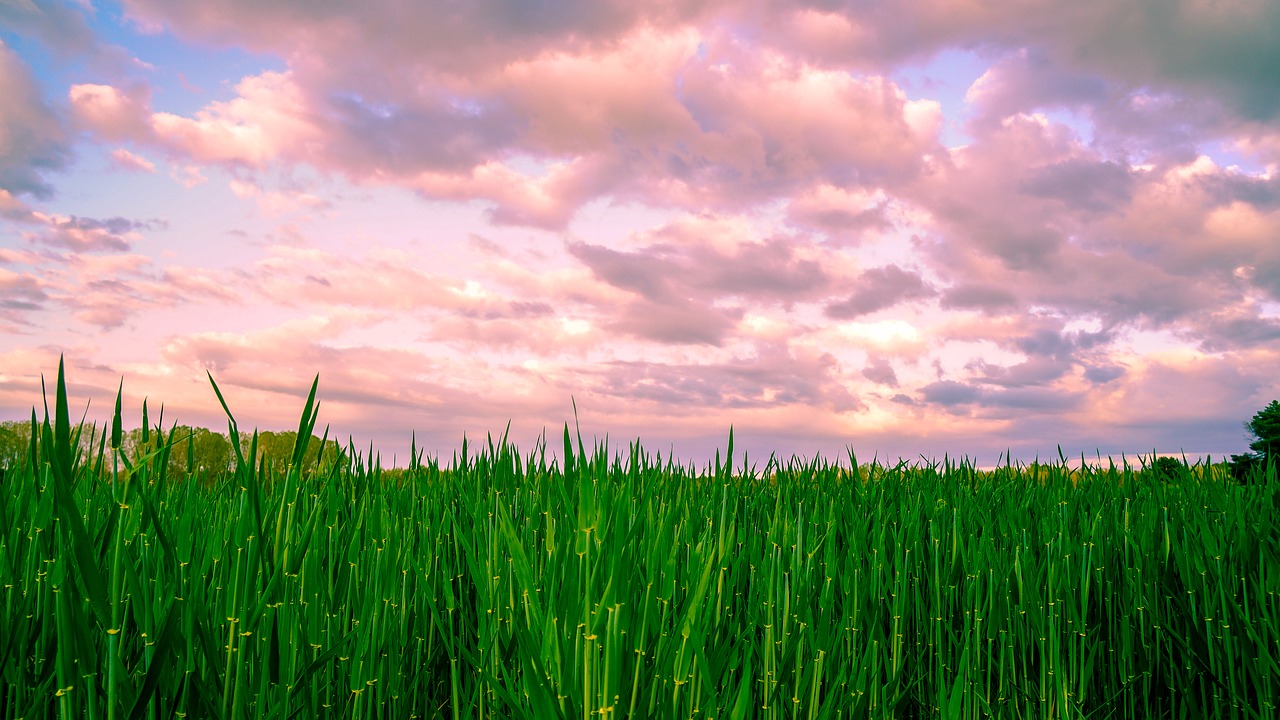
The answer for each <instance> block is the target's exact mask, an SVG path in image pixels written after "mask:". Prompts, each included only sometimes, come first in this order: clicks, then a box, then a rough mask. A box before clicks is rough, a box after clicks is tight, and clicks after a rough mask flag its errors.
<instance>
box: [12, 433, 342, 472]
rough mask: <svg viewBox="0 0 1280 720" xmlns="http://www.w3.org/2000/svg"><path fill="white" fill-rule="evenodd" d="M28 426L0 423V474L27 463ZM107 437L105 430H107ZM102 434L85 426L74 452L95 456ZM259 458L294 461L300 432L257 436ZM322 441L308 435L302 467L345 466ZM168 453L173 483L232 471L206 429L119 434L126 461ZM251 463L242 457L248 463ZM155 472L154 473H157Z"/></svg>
mask: <svg viewBox="0 0 1280 720" xmlns="http://www.w3.org/2000/svg"><path fill="white" fill-rule="evenodd" d="M31 428H32V425H31V421H29V420H10V421H5V422H0V469H2V468H12V467H18V466H19V465H22V464H24V463H25V462H26V458H27V457H28V454H29V453H30V449H31ZM106 432H109V431H106ZM103 433H104V431H103V430H102V429H101V428H98V427H97V426H96V425H86V426H85V427H84V428H83V429H82V430H81V433H80V438H79V447H78V450H79V452H80V453H81V454H82V457H83V458H85V459H92V458H95V457H97V453H98V451H99V450H100V449H101V448H102V443H103ZM257 438H258V443H257V455H256V456H255V457H254V458H253V462H254V464H258V463H267V464H269V465H272V466H274V467H283V466H285V465H287V464H288V463H289V462H290V461H291V460H292V459H293V449H294V446H295V444H296V443H297V440H298V433H297V432H296V431H293V430H285V431H281V432H272V431H270V430H264V431H259V432H258V433H257ZM321 440H322V439H321V438H319V437H316V436H315V435H312V436H311V441H310V442H309V443H308V444H307V453H306V456H305V458H304V459H303V466H304V467H315V466H316V465H317V464H318V463H319V462H320V461H321V460H322V459H323V460H324V461H326V462H328V461H337V462H345V458H346V452H345V451H344V450H343V448H342V447H341V446H340V445H339V444H338V443H337V441H336V440H333V439H328V440H325V441H324V444H323V446H322V445H321ZM252 444H253V433H245V432H242V433H240V448H241V451H242V452H243V453H245V455H246V456H247V455H248V453H249V449H250V447H251V446H252ZM166 447H167V449H168V457H167V460H166V462H165V468H164V469H165V472H166V474H167V476H168V477H170V478H173V479H186V478H198V477H207V478H213V477H217V476H218V475H221V474H223V473H225V472H228V471H230V470H232V469H234V467H235V462H236V460H235V458H236V456H235V450H234V449H233V447H232V445H231V441H230V439H229V437H228V436H227V435H226V434H225V433H220V432H217V431H214V430H209V429H208V428H202V427H191V426H188V425H174V426H171V427H170V428H169V429H168V430H165V429H164V428H162V427H140V428H135V429H133V430H128V431H125V432H124V433H122V436H121V443H120V449H121V451H122V452H123V453H124V454H125V455H126V457H129V458H133V459H136V458H144V457H150V458H151V460H149V464H152V465H153V467H154V462H155V459H156V458H158V457H162V456H163V454H164V450H165V449H166ZM106 456H107V458H108V460H107V462H110V457H111V448H110V438H109V437H108V438H107V446H106ZM248 459H249V458H248V457H246V460H248ZM156 469H158V468H156Z"/></svg>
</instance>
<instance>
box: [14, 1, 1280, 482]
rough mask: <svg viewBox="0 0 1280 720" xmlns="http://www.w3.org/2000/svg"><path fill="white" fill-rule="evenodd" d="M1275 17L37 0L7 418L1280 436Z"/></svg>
mask: <svg viewBox="0 0 1280 720" xmlns="http://www.w3.org/2000/svg"><path fill="white" fill-rule="evenodd" d="M1276 28H1280V3H1277V2H1274V1H1273V0H1134V1H1131V2H1114V1H1113V0H1097V1H1094V0H1018V1H1017V2H1013V1H1009V2H998V1H990V2H970V1H968V0H896V1H895V2H876V1H875V0H843V1H841V0H810V1H807V2H806V1H796V0H793V1H791V2H785V1H782V0H776V1H771V0H655V1H653V2H636V1H635V0H475V1H473V2H455V1H453V0H421V1H419V2H404V1H402V0H401V1H397V0H376V1H373V0H371V1H367V2H360V3H346V2H314V0H279V1H276V2H270V3H264V2H260V1H259V0H124V1H123V2H96V1H92V2H91V0H68V1H66V2H61V3H59V2H46V1H45V0H0V98H3V102H0V416H2V417H0V419H16V418H21V417H26V416H28V415H29V413H30V409H31V407H32V406H33V405H38V404H39V403H40V402H41V401H40V377H41V374H42V373H44V374H45V375H51V374H52V373H53V372H55V371H56V367H57V360H58V356H59V355H60V354H65V356H66V358H67V363H68V374H69V379H70V383H71V387H72V395H73V400H74V402H76V403H78V406H79V407H80V408H83V407H84V404H85V403H86V402H91V404H90V406H89V414H90V417H102V414H103V413H105V412H106V411H107V410H108V409H109V406H110V405H111V402H112V400H113V397H114V392H115V388H116V386H117V384H118V383H119V382H120V381H121V378H123V380H124V388H125V401H126V412H128V413H131V414H132V416H133V417H139V416H140V407H141V403H142V398H143V397H144V396H147V397H149V398H150V403H149V404H150V407H151V408H152V409H153V417H154V411H155V410H154V409H155V407H156V405H158V404H160V403H164V405H165V413H166V415H165V417H166V423H167V422H169V421H171V420H173V419H177V420H180V421H182V422H184V423H190V424H196V425H206V426H210V427H220V426H223V425H222V421H221V420H220V409H219V407H218V405H217V401H216V398H215V397H214V395H213V393H212V391H211V389H210V388H209V385H208V381H207V379H206V377H205V372H206V370H207V371H211V372H212V373H213V375H214V376H215V377H216V379H217V380H218V382H219V384H220V385H221V386H222V388H223V391H224V393H225V394H226V396H227V399H228V401H229V402H230V404H231V406H232V409H233V410H234V411H236V413H237V416H238V419H239V420H240V421H241V423H242V424H243V425H249V426H252V425H256V426H258V427H261V428H264V429H268V428H270V429H281V428H285V427H287V426H289V425H290V424H294V425H296V419H297V415H298V412H299V409H300V407H301V403H302V399H303V396H304V395H305V392H306V390H307V388H308V387H309V385H310V382H311V378H312V377H313V376H314V375H315V374H316V373H319V375H320V388H321V390H320V395H321V398H322V407H321V419H320V423H321V425H324V424H326V423H328V424H330V425H331V426H332V427H333V428H334V431H336V432H337V433H339V434H340V435H341V436H343V437H346V436H347V435H351V436H354V437H355V439H356V440H357V442H358V443H368V442H370V441H372V442H373V443H374V445H375V446H376V447H377V448H379V449H381V450H382V452H383V453H385V455H387V456H390V455H392V454H396V455H397V456H398V458H399V459H400V461H401V462H403V458H404V455H405V454H406V452H407V448H408V445H409V436H410V432H411V431H416V433H417V437H418V439H419V442H420V443H422V444H424V445H426V446H427V447H428V448H431V449H432V450H433V451H439V452H441V453H442V455H443V456H444V457H445V458H446V459H447V458H448V456H449V454H450V453H451V451H452V449H453V448H455V447H456V446H457V445H458V443H459V442H460V440H461V438H462V435H463V433H464V432H465V433H467V434H468V436H469V437H476V436H477V435H479V436H480V437H483V435H484V433H485V432H487V431H493V432H495V433H501V431H502V430H503V428H504V427H505V426H506V424H507V422H508V421H511V428H512V431H511V432H512V437H513V438H515V439H516V440H517V441H518V443H519V444H520V445H521V446H522V447H525V448H527V447H528V446H529V444H530V440H531V439H532V438H534V437H535V436H536V435H537V434H538V433H539V432H541V431H542V430H543V428H547V429H548V431H549V432H550V433H553V446H554V436H555V434H558V433H559V429H560V427H561V424H562V423H563V422H565V421H566V419H567V420H569V421H570V422H572V420H573V408H572V404H571V403H572V402H573V401H576V403H577V408H578V413H579V418H580V421H581V424H582V431H583V433H584V435H586V436H587V437H588V438H590V437H591V436H592V435H595V436H599V437H603V436H604V435H605V434H606V433H608V435H609V437H610V439H611V440H612V441H613V442H619V441H621V442H622V443H625V442H627V441H628V440H631V439H634V438H636V437H639V438H641V439H642V441H644V443H645V444H646V445H648V446H649V447H651V448H652V449H661V450H663V451H664V454H665V453H666V451H668V450H674V451H675V452H676V454H677V455H678V456H681V457H684V458H686V459H697V460H699V461H701V460H702V459H705V458H706V457H707V455H708V453H710V452H712V451H713V449H714V448H715V447H716V446H717V445H722V444H723V442H724V438H725V436H726V435H727V432H728V429H729V427H730V425H732V426H733V427H734V429H735V436H736V438H737V442H738V444H739V446H740V447H741V446H743V445H745V446H747V447H749V448H750V450H751V452H752V453H753V454H756V455H760V454H767V453H768V452H769V451H771V450H772V451H777V452H779V453H780V454H783V455H789V454H791V453H798V454H812V453H814V452H819V451H821V452H822V453H823V454H824V455H828V456H837V457H838V456H842V455H843V453H844V449H845V448H846V446H849V445H852V446H853V448H854V449H855V450H856V451H857V452H858V454H859V456H860V458H862V459H868V458H869V457H870V456H871V455H872V454H873V453H875V452H878V453H879V454H880V456H881V457H882V458H884V457H886V456H887V457H892V458H896V457H898V456H902V457H906V458H913V457H916V458H918V457H919V456H920V455H922V454H923V455H925V456H930V457H933V456H937V457H940V456H941V455H942V454H943V453H951V454H953V455H955V454H963V455H968V456H970V457H976V459H977V460H978V461H979V462H980V463H981V464H993V463H994V462H995V461H996V458H997V456H998V453H1000V452H1002V451H1004V450H1006V449H1012V450H1013V453H1014V456H1015V457H1020V458H1023V459H1027V460H1029V459H1031V458H1033V457H1035V456H1036V455H1037V454H1038V455H1039V456H1040V457H1041V458H1044V457H1048V456H1053V457H1056V454H1057V450H1056V447H1057V445H1059V444H1061V445H1062V447H1063V450H1064V451H1065V452H1067V453H1068V454H1075V455H1076V456H1078V455H1079V453H1081V452H1085V453H1087V454H1088V455H1090V456H1093V455H1094V454H1095V453H1097V452H1100V453H1101V454H1103V455H1106V454H1109V453H1119V452H1126V453H1129V454H1131V455H1132V454H1133V453H1138V452H1150V451H1151V450H1153V449H1155V450H1159V451H1160V452H1178V451H1180V450H1181V451H1186V452H1187V453H1189V454H1200V453H1213V454H1215V455H1221V454H1223V453H1229V452H1240V451H1242V450H1243V449H1244V448H1245V445H1246V439H1245V433H1244V430H1243V429H1242V423H1243V421H1245V420H1247V419H1248V418H1249V417H1250V416H1251V415H1252V414H1253V413H1254V412H1255V411H1256V410H1257V409H1259V408H1261V407H1262V406H1263V405H1265V404H1266V403H1267V402H1268V401H1270V400H1271V399H1274V398H1276V397H1278V396H1280V372H1278V369H1280V177H1277V173H1278V171H1280V74H1277V73H1276V72H1275V68H1277V67H1280V36H1278V35H1277V32H1276Z"/></svg>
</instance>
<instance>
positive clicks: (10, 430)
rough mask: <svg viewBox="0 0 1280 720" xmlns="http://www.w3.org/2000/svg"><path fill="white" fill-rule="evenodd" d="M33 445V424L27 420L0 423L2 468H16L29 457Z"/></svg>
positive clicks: (0, 458) (0, 466) (0, 459)
mask: <svg viewBox="0 0 1280 720" xmlns="http://www.w3.org/2000/svg"><path fill="white" fill-rule="evenodd" d="M30 445H31V423H30V422H27V421H26V420H9V421H5V422H0V468H16V467H18V465H19V464H21V463H22V462H24V461H25V460H26V457H27V448H28V447H29V446H30Z"/></svg>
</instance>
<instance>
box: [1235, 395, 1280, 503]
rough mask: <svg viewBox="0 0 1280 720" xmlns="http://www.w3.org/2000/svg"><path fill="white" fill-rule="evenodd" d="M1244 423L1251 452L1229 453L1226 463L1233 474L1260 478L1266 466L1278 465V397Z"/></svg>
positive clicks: (1242, 478) (1239, 477) (1242, 479)
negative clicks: (1250, 437)
mask: <svg viewBox="0 0 1280 720" xmlns="http://www.w3.org/2000/svg"><path fill="white" fill-rule="evenodd" d="M1244 426H1245V429H1246V430H1248V431H1249V434H1250V435H1252V436H1253V442H1251V443H1249V449H1250V450H1252V451H1253V452H1248V453H1245V454H1243V455H1232V456H1231V461H1230V462H1229V463H1228V467H1229V468H1230V470H1231V476H1232V477H1233V478H1235V479H1236V480H1237V481H1239V482H1241V483H1249V482H1253V481H1255V480H1258V479H1260V478H1263V477H1264V476H1265V473H1266V472H1267V467H1268V466H1271V467H1276V466H1280V400H1272V401H1271V402H1270V403H1269V404H1268V405H1267V406H1266V407H1264V408H1262V409H1261V410H1259V411H1258V412H1257V413H1255V414H1254V416H1253V419H1252V420H1250V421H1249V422H1247V423H1245V424H1244Z"/></svg>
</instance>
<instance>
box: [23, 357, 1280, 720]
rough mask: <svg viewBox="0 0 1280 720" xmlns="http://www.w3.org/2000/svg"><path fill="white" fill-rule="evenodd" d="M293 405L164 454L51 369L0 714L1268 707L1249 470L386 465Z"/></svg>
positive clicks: (1272, 634) (1278, 636)
mask: <svg viewBox="0 0 1280 720" xmlns="http://www.w3.org/2000/svg"><path fill="white" fill-rule="evenodd" d="M219 399H221V395H219ZM224 407H225V405H224ZM316 411H317V406H316V404H315V387H314V386H313V388H312V395H311V397H310V398H309V399H308V401H307V403H306V407H305V408H304V411H303V413H302V420H301V422H300V423H299V433H298V437H299V438H300V441H299V443H298V447H296V448H295V451H294V455H293V461H292V462H289V463H285V464H284V466H277V465H275V464H273V463H267V462H265V461H261V462H260V461H256V460H255V459H256V458H258V457H259V455H258V453H257V451H256V448H255V447H254V446H255V445H256V441H254V440H250V441H249V442H248V444H247V446H239V445H237V448H236V454H237V458H238V460H237V463H236V467H235V469H234V471H232V472H228V473H225V474H215V475H213V476H202V477H196V478H185V477H184V478H178V479H175V478H172V477H169V476H168V472H167V468H168V467H169V466H170V463H169V458H168V457H167V455H168V453H169V452H170V449H171V448H172V446H173V444H174V443H175V442H176V441H177V440H178V438H175V437H173V435H174V434H176V433H171V434H168V435H166V434H165V432H164V429H163V426H162V424H161V425H158V426H157V427H155V428H154V429H152V430H150V431H149V432H155V433H159V435H160V437H159V440H160V442H157V443H151V444H150V445H149V446H148V447H151V448H152V449H151V450H149V451H147V452H146V453H144V454H135V455H134V456H132V457H130V456H128V455H127V454H125V453H123V452H120V451H118V450H116V449H115V448H116V447H117V446H119V445H120V438H121V435H120V432H119V429H120V427H121V418H120V413H119V403H118V402H117V412H116V417H115V419H114V421H113V423H112V426H111V431H110V432H102V433H99V432H98V430H97V428H94V427H92V426H90V427H84V426H83V425H73V423H72V422H71V420H70V416H69V412H68V408H67V401H66V392H65V384H64V381H63V377H62V370H61V368H59V374H58V381H57V388H56V390H55V402H54V408H53V413H52V417H50V416H49V413H48V411H47V410H46V412H45V417H44V419H43V420H41V419H39V418H37V416H36V415H34V414H33V416H32V424H33V432H32V437H33V440H32V443H31V446H30V448H29V451H28V452H27V454H26V458H25V459H23V460H21V461H19V462H18V463H16V464H15V465H14V466H12V467H8V468H5V473H4V476H3V480H2V481H0V482H2V484H3V490H2V491H0V577H2V578H3V587H2V588H0V593H2V594H3V596H2V597H0V612H2V613H3V614H2V615H0V717H2V718H20V717H25V718H43V717H66V718H86V717H87V718H126V717H128V718H169V717H175V716H178V717H190V718H196V717H227V718H248V717H255V718H256V717H277V718H292V717H298V718H304V717H305V718H309V717H321V716H343V717H393V718H408V717H421V718H436V717H441V718H455V717H456V718H473V717H474V718H481V717H483V718H489V717H492V718H520V717H529V718H582V719H583V720H590V719H592V718H609V717H617V718H625V717H635V718H694V717H696V718H788V719H794V718H805V719H816V718H886V717H899V718H947V719H952V718H983V717H1000V718H1086V717H1087V718H1201V717H1213V718H1266V717H1274V716H1275V714H1276V712H1277V709H1276V705H1277V698H1280V665H1278V664H1277V663H1278V662H1280V658H1278V657H1277V654H1278V652H1280V651H1278V650H1277V648H1278V642H1280V596H1278V595H1277V591H1278V590H1280V532H1278V529H1277V519H1278V517H1280V515H1278V510H1280V482H1278V481H1277V478H1276V477H1275V473H1274V470H1272V471H1271V473H1270V475H1269V476H1267V477H1263V478H1260V482H1257V483H1254V484H1251V485H1247V486H1240V485H1235V484H1232V483H1230V482H1228V481H1225V480H1224V479H1223V478H1222V477H1221V473H1216V472H1207V471H1205V469H1203V468H1184V472H1183V473H1181V474H1180V475H1178V476H1176V477H1175V476H1169V475H1161V476H1159V477H1155V476H1153V474H1152V473H1148V472H1144V471H1142V470H1141V469H1135V468H1130V467H1120V468H1117V467H1114V466H1110V465H1108V466H1106V467H1085V468H1084V469H1077V470H1070V469H1068V468H1067V467H1066V466H1065V464H1057V465H1036V466H1031V467H1023V466H1014V467H1005V468H1000V469H997V470H995V471H990V472H979V471H977V470H975V469H974V468H973V467H972V466H971V465H969V464H967V463H964V462H961V463H951V462H944V463H940V464H924V465H914V466H908V465H906V464H899V465H896V466H892V467H884V466H879V465H863V466H858V465H857V464H856V462H853V459H852V458H849V462H845V463H842V464H836V463H831V462H828V461H825V460H822V459H812V460H791V461H786V462H778V461H775V460H774V459H773V458H770V459H769V460H768V461H767V462H766V463H765V467H763V468H759V469H758V470H756V469H752V468H751V467H750V466H747V467H742V466H740V465H739V466H731V464H730V463H729V462H728V461H720V460H717V461H716V462H714V463H710V464H708V465H707V466H706V467H703V468H693V467H688V466H682V465H680V464H677V463H675V462H673V461H672V460H671V459H670V458H662V457H661V456H660V455H653V454H650V453H648V452H646V451H645V450H644V449H643V448H642V447H641V446H639V445H638V444H633V445H630V446H628V447H626V448H624V449H623V450H624V452H621V453H620V452H617V450H614V449H610V448H608V447H606V446H604V445H596V446H595V447H593V448H586V447H584V446H583V443H582V441H581V439H580V438H578V437H577V436H576V435H574V434H571V433H570V432H569V430H568V428H567V427H566V428H565V431H564V434H563V437H562V442H558V443H557V447H555V448H554V451H552V450H551V449H548V448H547V447H546V445H545V443H540V444H539V445H538V446H537V447H534V448H533V449H532V451H531V452H529V453H528V454H520V453H519V452H517V451H516V449H515V448H513V447H511V446H510V445H509V444H508V443H507V442H506V439H505V438H503V439H501V440H493V439H490V440H489V441H488V442H486V443H484V444H483V445H482V446H481V447H480V448H478V449H477V448H473V447H468V445H467V444H466V443H465V442H464V444H463V446H462V449H461V450H460V452H458V453H457V454H456V455H455V456H454V458H453V459H452V461H451V462H450V463H449V464H448V466H443V465H441V464H440V463H438V462H435V461H426V462H423V461H421V460H420V459H419V458H418V457H415V458H414V460H413V462H412V464H411V466H410V467H409V468H408V469H407V470H383V469H381V468H380V467H378V464H377V462H376V461H373V462H371V461H370V457H369V456H368V455H364V454H361V453H358V452H356V451H355V449H354V448H353V447H349V450H348V452H345V453H341V454H331V455H328V456H321V457H319V458H318V459H317V458H316V457H315V455H314V454H313V455H312V456H310V458H311V459H310V460H308V457H309V456H308V455H307V453H306V450H307V447H306V446H307V442H308V440H307V439H308V438H310V437H311V434H312V429H313V428H314V424H315V421H316ZM230 416H231V413H230V411H229V410H228V417H229V418H230ZM148 423H149V420H144V426H145V425H147V424H148ZM231 426H232V427H231V429H232V431H233V432H232V434H231V437H233V438H238V434H237V433H236V430H237V428H236V427H235V423H234V420H232V421H231ZM85 434H87V435H88V437H89V438H90V440H86V438H85V437H84V435H85ZM83 448H93V450H90V451H86V450H84V449H83ZM725 457H726V458H733V457H735V456H734V453H733V450H732V435H730V447H729V449H728V452H727V453H726V455H725Z"/></svg>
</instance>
